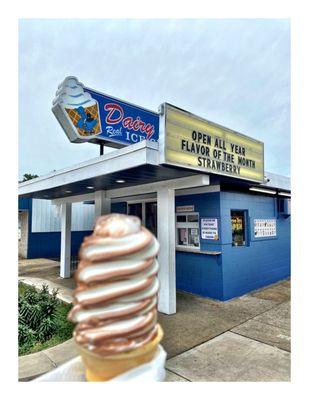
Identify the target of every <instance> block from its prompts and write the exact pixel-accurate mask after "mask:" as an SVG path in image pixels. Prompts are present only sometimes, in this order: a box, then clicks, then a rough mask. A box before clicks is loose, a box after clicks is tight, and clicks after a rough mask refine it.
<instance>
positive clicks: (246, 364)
mask: <svg viewBox="0 0 309 400" xmlns="http://www.w3.org/2000/svg"><path fill="white" fill-rule="evenodd" d="M22 278H23V279H28V280H29V279H30V280H32V282H34V280H35V282H36V283H37V284H39V281H41V280H48V281H49V284H50V287H54V286H57V287H59V288H60V292H61V293H66V294H67V295H69V296H70V293H71V288H74V287H75V283H74V281H73V279H72V278H69V279H61V278H59V266H53V267H52V268H46V266H45V267H43V268H42V269H41V270H39V269H38V270H36V271H32V272H30V273H24V274H23V277H22ZM159 322H160V323H161V325H162V327H163V330H164V339H163V342H162V345H163V347H164V348H165V350H166V352H167V354H168V361H167V363H166V369H167V377H166V381H167V382H172V381H183V382H188V381H192V382H194V381H203V382H205V381H263V382H266V381H289V380H290V282H289V280H285V281H281V282H279V283H277V284H275V285H271V286H268V287H266V288H263V289H260V290H257V291H255V292H252V293H250V294H248V295H245V296H241V297H239V298H235V299H232V300H230V301H228V302H219V301H215V300H211V299H206V298H202V297H199V296H195V295H191V294H188V293H181V292H179V293H177V313H176V314H175V315H164V314H159ZM63 346H64V347H63V348H62V349H60V351H59V354H61V357H60V358H57V356H53V355H52V349H48V350H44V351H43V352H40V353H37V354H38V355H37V362H38V363H39V364H40V363H42V366H45V367H44V368H45V371H44V372H42V373H45V372H47V371H49V370H51V369H52V368H55V367H56V366H58V365H60V364H62V363H63V362H65V361H68V360H69V359H71V358H73V357H75V356H76V352H75V349H74V346H73V343H72V341H68V342H66V343H65V344H63ZM57 347H58V346H57ZM41 353H42V355H39V354H41ZM42 356H43V357H44V359H43V358H42ZM25 357H30V355H29V356H24V357H20V358H25ZM42 368H43V367H42ZM33 377H34V376H33Z"/></svg>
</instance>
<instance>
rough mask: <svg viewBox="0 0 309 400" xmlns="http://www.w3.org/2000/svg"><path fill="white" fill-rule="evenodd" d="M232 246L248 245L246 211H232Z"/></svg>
mask: <svg viewBox="0 0 309 400" xmlns="http://www.w3.org/2000/svg"><path fill="white" fill-rule="evenodd" d="M231 222H232V246H245V245H246V213H245V211H231Z"/></svg>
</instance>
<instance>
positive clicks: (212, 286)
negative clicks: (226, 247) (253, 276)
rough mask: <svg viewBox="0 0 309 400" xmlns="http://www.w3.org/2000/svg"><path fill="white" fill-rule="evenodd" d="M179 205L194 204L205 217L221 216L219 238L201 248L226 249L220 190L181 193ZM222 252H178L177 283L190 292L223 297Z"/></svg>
mask: <svg viewBox="0 0 309 400" xmlns="http://www.w3.org/2000/svg"><path fill="white" fill-rule="evenodd" d="M175 204H176V207H177V206H184V205H194V211H195V212H198V213H199V217H200V219H201V218H203V217H208V218H218V223H219V240H218V241H213V240H203V239H201V238H200V248H201V251H203V250H210V251H222V246H221V220H220V192H215V193H203V194H197V195H186V196H177V197H176V201H175ZM221 261H222V260H221V255H206V254H195V253H188V252H182V251H177V252H176V287H177V289H180V290H184V291H186V292H190V293H195V294H199V295H201V296H206V297H214V298H216V299H222V298H223V285H222V265H221Z"/></svg>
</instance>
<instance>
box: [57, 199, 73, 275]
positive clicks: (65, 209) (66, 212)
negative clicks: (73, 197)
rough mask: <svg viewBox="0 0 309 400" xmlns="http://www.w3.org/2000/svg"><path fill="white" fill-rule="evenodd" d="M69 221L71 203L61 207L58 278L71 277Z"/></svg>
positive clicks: (70, 217)
mask: <svg viewBox="0 0 309 400" xmlns="http://www.w3.org/2000/svg"><path fill="white" fill-rule="evenodd" d="M71 219H72V203H65V204H62V205H61V254H60V277H61V278H70V276H71Z"/></svg>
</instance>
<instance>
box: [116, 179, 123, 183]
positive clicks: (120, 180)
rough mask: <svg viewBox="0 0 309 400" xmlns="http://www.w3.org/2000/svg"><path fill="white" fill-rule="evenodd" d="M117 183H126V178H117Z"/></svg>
mask: <svg viewBox="0 0 309 400" xmlns="http://www.w3.org/2000/svg"><path fill="white" fill-rule="evenodd" d="M116 183H125V180H123V179H117V180H116Z"/></svg>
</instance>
